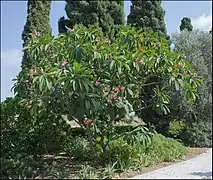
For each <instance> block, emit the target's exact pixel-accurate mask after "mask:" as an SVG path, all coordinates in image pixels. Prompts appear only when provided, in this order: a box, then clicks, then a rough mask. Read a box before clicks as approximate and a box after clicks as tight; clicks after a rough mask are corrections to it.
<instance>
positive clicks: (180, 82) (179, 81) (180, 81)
mask: <svg viewBox="0 0 213 180" xmlns="http://www.w3.org/2000/svg"><path fill="white" fill-rule="evenodd" d="M178 83H179V84H180V86H181V87H183V85H184V83H183V80H182V79H178Z"/></svg>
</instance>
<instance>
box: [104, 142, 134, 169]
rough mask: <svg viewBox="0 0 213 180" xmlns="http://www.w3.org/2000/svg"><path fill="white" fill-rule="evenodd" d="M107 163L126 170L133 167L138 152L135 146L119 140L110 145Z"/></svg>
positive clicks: (106, 156) (106, 157) (107, 152)
mask: <svg viewBox="0 0 213 180" xmlns="http://www.w3.org/2000/svg"><path fill="white" fill-rule="evenodd" d="M104 156H105V161H106V162H105V163H115V162H117V163H116V165H115V167H116V168H118V169H122V170H123V169H124V168H127V167H129V166H130V165H131V163H132V162H133V160H134V159H136V157H137V152H136V151H135V150H134V148H133V146H131V145H129V144H127V142H126V141H124V140H123V139H117V140H114V141H112V142H110V144H109V148H108V149H107V151H106V154H104Z"/></svg>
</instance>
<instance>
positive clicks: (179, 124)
mask: <svg viewBox="0 0 213 180" xmlns="http://www.w3.org/2000/svg"><path fill="white" fill-rule="evenodd" d="M184 127H185V124H184V122H183V121H172V122H170V123H169V129H168V133H169V134H170V135H171V136H172V137H174V138H176V137H179V136H180V134H181V133H182V132H183V129H184Z"/></svg>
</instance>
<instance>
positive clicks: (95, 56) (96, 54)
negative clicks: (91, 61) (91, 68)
mask: <svg viewBox="0 0 213 180" xmlns="http://www.w3.org/2000/svg"><path fill="white" fill-rule="evenodd" d="M94 58H95V59H101V54H100V53H98V52H96V51H95V52H94Z"/></svg>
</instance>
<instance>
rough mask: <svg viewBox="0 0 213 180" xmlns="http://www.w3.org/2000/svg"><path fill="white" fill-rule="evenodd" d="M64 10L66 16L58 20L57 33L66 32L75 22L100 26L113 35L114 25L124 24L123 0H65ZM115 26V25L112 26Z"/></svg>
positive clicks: (106, 32)
mask: <svg viewBox="0 0 213 180" xmlns="http://www.w3.org/2000/svg"><path fill="white" fill-rule="evenodd" d="M66 2H67V4H66V7H65V11H66V14H67V17H68V20H67V19H64V18H63V17H62V18H60V20H59V33H66V32H67V28H66V27H65V26H67V27H68V28H73V27H74V26H75V25H76V24H82V25H84V26H87V27H88V26H89V25H95V26H97V27H101V29H102V31H103V32H104V33H105V34H107V35H109V36H113V35H114V33H115V32H114V31H115V30H113V29H116V26H115V25H119V24H124V3H123V1H91V0H84V1H71V0H69V1H68V0H66ZM114 26H115V27H114Z"/></svg>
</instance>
